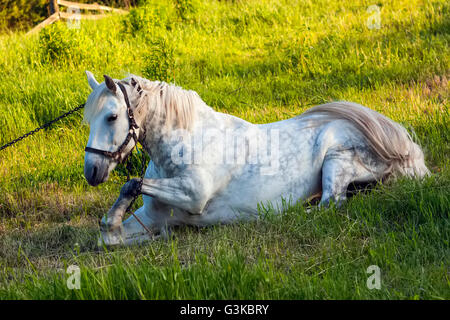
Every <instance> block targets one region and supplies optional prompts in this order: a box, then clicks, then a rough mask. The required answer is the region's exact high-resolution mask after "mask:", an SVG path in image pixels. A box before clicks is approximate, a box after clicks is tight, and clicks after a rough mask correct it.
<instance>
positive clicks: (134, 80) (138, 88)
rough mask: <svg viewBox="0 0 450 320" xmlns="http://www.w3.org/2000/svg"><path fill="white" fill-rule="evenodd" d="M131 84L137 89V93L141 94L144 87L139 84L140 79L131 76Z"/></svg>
mask: <svg viewBox="0 0 450 320" xmlns="http://www.w3.org/2000/svg"><path fill="white" fill-rule="evenodd" d="M131 85H132V86H133V87H134V88H135V89H136V91H137V93H138V94H139V95H141V93H142V88H141V85H140V84H139V82H138V80H136V79H135V78H133V77H132V78H131Z"/></svg>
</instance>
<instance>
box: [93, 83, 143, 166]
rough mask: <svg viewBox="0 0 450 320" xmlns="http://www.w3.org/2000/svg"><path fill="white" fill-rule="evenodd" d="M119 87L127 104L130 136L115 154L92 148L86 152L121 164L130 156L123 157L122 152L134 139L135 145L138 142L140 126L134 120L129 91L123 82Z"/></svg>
mask: <svg viewBox="0 0 450 320" xmlns="http://www.w3.org/2000/svg"><path fill="white" fill-rule="evenodd" d="M117 85H118V86H119V88H120V91H122V94H123V97H124V99H125V104H126V106H127V116H128V122H129V123H130V126H129V130H128V135H127V137H126V138H125V141H124V142H123V143H122V144H121V145H120V146H119V148H118V149H117V151H115V152H111V151H106V150H100V149H96V148H91V147H86V148H84V151H86V152H91V153H96V154H100V155H102V156H105V157H108V158H111V159H113V160H115V161H117V162H120V163H121V162H123V161H124V160H125V159H126V158H127V157H128V154H127V155H126V156H124V157H122V152H123V150H124V149H125V148H126V147H127V145H128V143H129V142H130V140H131V139H132V138H133V140H134V143H135V145H136V144H137V142H138V138H137V135H136V131H135V129H138V128H139V126H138V125H137V124H136V120H135V119H134V114H133V110H132V109H131V105H130V100H129V99H128V94H127V90H126V89H125V86H124V85H123V84H122V83H121V82H117ZM132 151H133V148H131V151H130V153H131V152H132Z"/></svg>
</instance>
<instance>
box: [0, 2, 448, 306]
mask: <svg viewBox="0 0 450 320" xmlns="http://www.w3.org/2000/svg"><path fill="white" fill-rule="evenodd" d="M373 4H374V3H373V2H370V1H353V2H348V1H346V2H339V1H334V0H329V1H284V0H271V1H236V2H235V3H234V2H232V1H213V0H208V1H206V0H205V1H201V2H200V3H199V4H198V8H197V10H196V13H195V14H193V15H191V16H189V17H188V18H186V19H184V20H183V19H181V18H180V17H178V16H177V15H176V10H175V9H174V7H173V4H172V3H171V2H167V3H166V2H161V1H149V5H148V8H149V9H148V10H150V11H148V12H147V14H155V12H156V11H154V10H159V9H157V8H163V9H164V10H163V11H161V12H165V13H164V14H159V15H158V17H159V20H158V21H159V22H158V23H156V24H155V23H154V22H152V21H154V19H153V20H152V19H148V21H149V22H148V23H149V24H148V25H147V28H148V29H146V30H140V31H137V32H135V33H134V34H131V33H130V32H125V30H124V29H123V23H122V19H128V18H124V17H121V16H113V17H111V18H108V19H104V20H100V21H96V22H84V21H83V23H82V24H81V29H80V30H72V29H67V28H66V27H65V25H64V24H60V25H58V26H53V27H51V28H50V29H47V31H48V32H49V34H50V35H52V32H54V33H55V35H61V34H62V35H64V37H66V38H67V43H66V42H65V41H62V42H63V44H61V46H66V47H64V48H63V49H61V50H60V51H58V52H59V54H60V56H57V57H56V58H51V57H52V56H51V55H49V50H50V49H51V50H58V48H57V46H58V45H60V43H59V42H57V43H56V44H55V43H51V42H49V41H48V40H46V41H43V40H42V39H43V36H42V34H41V35H33V36H27V35H25V34H23V33H12V34H7V35H1V36H0V52H1V56H0V75H1V81H0V144H3V143H6V142H7V141H9V140H11V139H13V138H15V137H17V136H19V135H21V134H23V133H25V132H27V131H29V130H31V129H34V128H35V127H37V126H38V125H40V124H42V123H44V122H46V121H48V120H51V119H53V118H54V117H56V116H58V115H59V114H61V113H63V112H65V111H67V110H69V109H71V108H73V107H75V106H76V105H78V104H80V103H83V102H85V100H86V98H87V96H88V94H89V92H90V89H89V87H88V85H87V81H86V79H85V75H84V70H86V69H87V70H91V71H93V72H94V74H95V75H96V76H97V78H98V79H101V78H102V75H103V74H109V75H111V76H113V77H116V78H122V77H125V76H126V75H127V74H128V73H136V74H142V73H143V71H144V70H146V68H147V67H148V65H147V64H146V63H148V61H149V60H148V59H146V57H148V56H151V55H154V54H156V53H155V52H157V50H154V49H155V48H154V47H153V46H154V45H155V41H154V40H155V39H160V38H165V39H166V40H167V43H168V44H169V45H170V47H171V48H172V49H173V58H174V66H173V71H171V72H173V73H172V74H170V76H171V78H173V79H174V82H175V83H176V84H178V85H181V86H183V87H185V88H187V89H192V90H195V91H197V92H198V93H199V95H200V96H201V97H202V98H203V99H204V100H205V101H206V103H208V104H209V105H210V106H212V107H213V108H214V109H216V110H218V111H221V112H226V113H230V114H233V115H235V116H238V117H242V118H244V119H246V120H248V121H251V122H255V123H267V122H272V121H277V120H281V119H287V118H290V117H293V116H295V115H297V114H300V113H301V112H302V111H304V110H305V109H307V108H309V107H311V106H313V105H316V104H320V103H324V102H328V101H332V100H348V101H354V102H358V103H361V104H363V105H366V106H368V107H370V108H372V109H375V110H377V111H379V112H382V113H383V114H385V115H387V116H389V117H391V118H392V119H394V120H396V121H399V122H400V123H402V124H403V125H405V126H406V127H407V128H408V129H409V130H410V131H413V132H414V135H415V138H416V139H417V140H418V141H419V142H420V144H421V145H422V146H423V149H424V150H425V156H426V161H427V165H428V167H429V168H430V169H431V170H432V172H433V177H431V178H429V179H427V180H425V181H422V182H414V181H399V182H392V183H389V184H387V185H385V186H379V187H377V188H376V189H375V190H373V191H372V192H370V193H368V194H362V195H358V196H356V197H354V198H352V199H351V200H350V202H349V204H348V205H346V206H344V207H343V208H341V209H333V208H332V209H327V210H313V211H312V212H310V213H307V212H306V211H305V210H304V208H303V206H302V205H293V206H290V207H288V208H286V213H285V215H283V216H282V217H272V216H271V215H270V212H269V214H268V215H267V216H266V218H265V219H263V220H262V221H259V222H253V223H248V224H237V225H234V226H218V227H214V228H209V229H202V230H197V229H191V228H181V229H179V230H176V231H175V236H176V238H175V240H172V241H169V242H164V241H156V242H154V243H151V244H148V245H145V246H142V247H138V248H129V249H120V250H115V251H112V252H98V251H97V248H96V239H97V232H98V229H97V223H98V220H99V218H100V217H101V216H102V215H103V214H104V213H105V212H106V211H107V210H108V208H109V207H110V206H111V204H112V203H113V201H114V200H115V197H116V196H117V194H118V191H119V189H120V186H121V183H122V182H123V181H124V180H123V177H122V178H121V177H120V176H119V175H118V174H115V175H113V177H111V179H110V181H108V182H107V183H105V184H103V185H101V186H99V187H97V188H92V187H89V186H88V185H87V183H86V182H85V179H84V177H83V157H84V151H83V149H84V146H85V144H86V141H87V137H88V132H89V128H88V127H87V126H86V125H82V124H81V119H82V117H81V114H80V113H79V114H77V115H74V116H72V117H71V118H69V119H65V120H63V121H62V122H60V123H58V124H57V125H55V126H54V127H52V128H51V129H49V130H45V131H44V132H40V133H38V134H36V135H35V136H33V137H31V138H28V139H27V140H25V141H23V142H20V143H19V144H17V146H15V147H12V148H9V149H6V150H4V151H2V152H0V194H1V195H0V220H1V223H0V298H146V299H155V298H218V299H222V298H248V299H253V298H255V299H264V298H275V299H277V298H289V299H290V298H293V299H297V298H308V299H310V298H389V299H398V298H426V299H438V298H447V299H448V298H449V295H448V283H449V279H448V260H449V256H450V255H449V253H450V252H449V230H450V228H449V225H448V221H449V219H448V212H449V211H450V208H449V200H448V194H450V186H449V181H450V180H449V164H450V163H449V154H450V143H449V139H450V129H449V128H450V124H449V119H450V117H449V108H448V101H449V86H448V81H449V80H450V61H449V57H450V46H449V41H450V33H449V30H450V25H449V21H450V7H449V4H448V3H447V2H446V1H419V0H417V1H406V0H405V1H379V2H377V3H376V4H377V5H378V6H379V7H380V9H381V28H380V29H369V28H368V27H367V25H366V22H367V19H368V17H369V16H370V13H368V12H367V11H366V10H367V8H368V6H369V5H373ZM152 10H153V11H152ZM152 12H153V13H152ZM158 12H160V11H158ZM40 38H41V40H40ZM55 46H56V47H55ZM66 49H67V50H66ZM75 53H76V54H75ZM49 57H50V58H49ZM156 58H158V56H156ZM147 70H148V68H147ZM69 264H77V265H79V266H81V267H82V271H83V272H82V290H81V291H69V290H67V288H66V287H65V279H66V274H65V273H64V270H65V268H66V266H67V265H69ZM372 264H377V265H379V266H380V268H381V270H382V275H383V287H382V290H380V291H376V290H375V291H370V290H368V289H367V287H366V284H365V283H366V279H367V274H366V269H367V267H368V266H369V265H372ZM22 281H24V282H23V283H22Z"/></svg>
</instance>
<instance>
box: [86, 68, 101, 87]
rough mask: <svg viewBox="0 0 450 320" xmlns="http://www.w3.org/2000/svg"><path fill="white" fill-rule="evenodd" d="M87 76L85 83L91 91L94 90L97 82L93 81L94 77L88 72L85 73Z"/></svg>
mask: <svg viewBox="0 0 450 320" xmlns="http://www.w3.org/2000/svg"><path fill="white" fill-rule="evenodd" d="M85 72H86V76H87V81H88V83H89V86H90V87H91V89H92V90H95V89H96V88H97V87H98V82H97V80H95V77H94V75H93V74H92V72H90V71H87V70H86V71H85Z"/></svg>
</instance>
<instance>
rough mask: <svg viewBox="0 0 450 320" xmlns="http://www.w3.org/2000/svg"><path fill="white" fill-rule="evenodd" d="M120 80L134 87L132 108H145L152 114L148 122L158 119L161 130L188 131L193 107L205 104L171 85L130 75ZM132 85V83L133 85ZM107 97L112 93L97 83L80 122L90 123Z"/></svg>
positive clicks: (195, 93) (196, 97)
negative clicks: (136, 98) (135, 96)
mask: <svg viewBox="0 0 450 320" xmlns="http://www.w3.org/2000/svg"><path fill="white" fill-rule="evenodd" d="M133 80H134V81H133ZM123 81H125V82H127V83H128V84H130V83H131V85H132V87H133V88H134V89H133V95H132V96H134V94H136V95H138V97H139V98H138V101H137V106H136V108H137V109H140V108H145V109H147V110H148V112H150V113H151V115H152V116H151V117H152V120H153V119H159V121H161V122H162V128H164V129H175V128H181V129H186V130H190V129H191V128H192V125H193V123H194V121H195V111H196V108H198V107H199V106H201V105H205V103H204V101H203V100H202V99H201V98H200V96H199V95H198V94H197V92H195V91H192V90H185V89H183V88H181V87H179V86H176V85H174V84H168V83H166V82H162V81H150V80H147V79H144V78H141V77H138V76H135V75H131V76H130V77H128V78H126V79H123ZM134 83H136V84H135V85H134ZM110 96H112V93H110V91H109V90H108V89H107V88H106V85H105V84H104V83H102V84H100V85H99V87H98V88H97V89H95V91H94V92H92V94H91V95H90V96H89V98H88V100H87V101H86V106H85V109H84V119H83V121H84V122H89V121H91V119H92V118H93V117H94V116H95V115H96V114H98V112H99V111H100V110H101V109H102V107H103V105H104V102H105V100H106V99H107V98H108V97H110ZM132 96H130V99H132Z"/></svg>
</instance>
